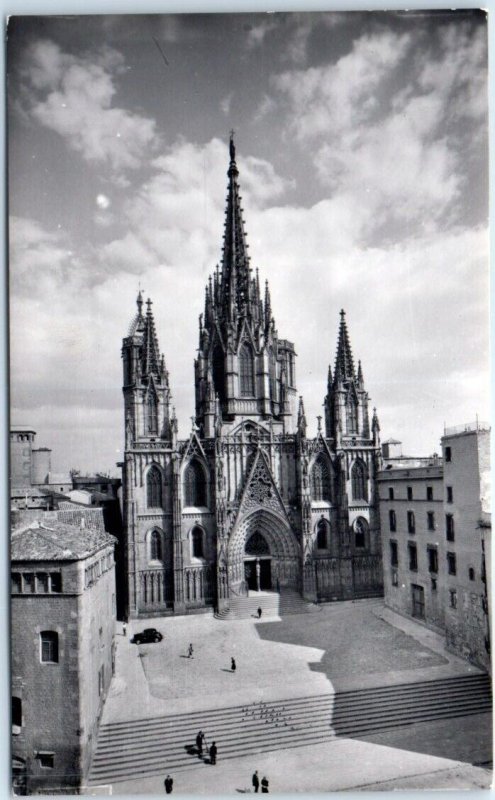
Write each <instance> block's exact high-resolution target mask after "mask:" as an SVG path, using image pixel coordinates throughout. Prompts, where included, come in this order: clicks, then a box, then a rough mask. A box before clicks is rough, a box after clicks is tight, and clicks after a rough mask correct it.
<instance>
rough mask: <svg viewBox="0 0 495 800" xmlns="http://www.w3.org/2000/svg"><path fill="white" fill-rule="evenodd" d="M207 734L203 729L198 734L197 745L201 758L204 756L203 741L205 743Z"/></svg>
mask: <svg viewBox="0 0 495 800" xmlns="http://www.w3.org/2000/svg"><path fill="white" fill-rule="evenodd" d="M204 738H205V735H204V733H203V731H199V733H198V735H197V736H196V747H197V748H198V755H199V757H200V758H202V757H203V743H204Z"/></svg>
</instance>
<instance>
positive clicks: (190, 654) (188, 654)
mask: <svg viewBox="0 0 495 800" xmlns="http://www.w3.org/2000/svg"><path fill="white" fill-rule="evenodd" d="M193 653H194V650H193V646H192V644H190V645H189V647H188V648H187V657H188V658H192V657H193Z"/></svg>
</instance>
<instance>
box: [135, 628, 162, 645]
mask: <svg viewBox="0 0 495 800" xmlns="http://www.w3.org/2000/svg"><path fill="white" fill-rule="evenodd" d="M162 639H163V636H162V634H161V633H160V631H157V629H156V628H145V629H144V631H141V633H135V634H134V636H133V637H132V641H133V642H134V644H146V643H147V642H161V640H162Z"/></svg>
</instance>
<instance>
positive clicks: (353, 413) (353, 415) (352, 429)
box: [347, 397, 358, 433]
mask: <svg viewBox="0 0 495 800" xmlns="http://www.w3.org/2000/svg"><path fill="white" fill-rule="evenodd" d="M357 432H358V413H357V403H356V401H355V400H354V398H353V397H350V398H349V402H348V404H347V433H357Z"/></svg>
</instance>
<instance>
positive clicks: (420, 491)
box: [378, 458, 446, 628]
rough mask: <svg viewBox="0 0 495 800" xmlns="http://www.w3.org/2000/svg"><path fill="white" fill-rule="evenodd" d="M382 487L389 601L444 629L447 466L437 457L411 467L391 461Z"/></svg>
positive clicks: (380, 477)
mask: <svg viewBox="0 0 495 800" xmlns="http://www.w3.org/2000/svg"><path fill="white" fill-rule="evenodd" d="M399 464H400V462H399ZM378 487H379V489H378V492H379V502H380V523H381V531H382V547H383V580H384V587H385V599H386V603H387V605H389V606H390V607H391V608H393V609H394V610H395V611H399V612H400V613H402V614H407V615H410V616H413V617H416V618H418V619H421V620H424V621H425V622H427V623H428V624H430V625H432V626H433V627H436V628H443V625H444V605H445V602H444V597H443V593H444V587H443V585H442V580H441V578H439V567H440V565H441V564H442V563H443V560H444V559H445V558H446V547H445V537H444V535H443V483H442V467H441V464H439V463H438V459H436V460H435V459H433V458H431V459H424V460H423V463H421V462H418V460H417V461H416V462H415V465H414V466H411V467H407V468H404V467H402V466H394V464H393V462H392V463H391V462H389V463H388V465H387V468H386V469H384V470H382V471H381V472H380V473H379V474H378Z"/></svg>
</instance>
